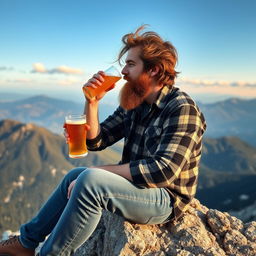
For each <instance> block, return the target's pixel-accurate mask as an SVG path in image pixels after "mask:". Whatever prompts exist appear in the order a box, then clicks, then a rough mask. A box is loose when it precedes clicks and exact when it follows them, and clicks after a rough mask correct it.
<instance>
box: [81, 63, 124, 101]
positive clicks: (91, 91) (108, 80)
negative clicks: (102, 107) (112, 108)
mask: <svg viewBox="0 0 256 256" xmlns="http://www.w3.org/2000/svg"><path fill="white" fill-rule="evenodd" d="M104 73H105V76H104V82H103V83H102V85H101V86H98V87H97V88H93V87H90V86H86V87H83V91H84V94H85V96H86V97H87V98H89V99H92V98H93V97H95V96H97V95H99V94H100V93H102V92H104V91H107V90H108V89H109V88H111V86H112V85H114V84H115V83H116V82H117V81H118V80H120V79H121V74H120V72H119V71H118V70H117V69H116V68H115V67H114V66H111V67H109V68H108V69H107V70H105V71H104Z"/></svg>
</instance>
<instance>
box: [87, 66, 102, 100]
mask: <svg viewBox="0 0 256 256" xmlns="http://www.w3.org/2000/svg"><path fill="white" fill-rule="evenodd" d="M104 77H105V74H104V72H103V71H99V72H98V73H97V74H94V75H93V77H92V78H91V79H89V80H88V81H87V83H85V84H84V86H83V92H84V96H85V98H86V100H87V101H88V102H89V103H94V102H98V101H100V100H101V99H102V98H103V97H104V96H105V94H106V91H103V92H102V93H100V94H99V95H97V96H96V97H93V98H88V97H87V96H86V93H85V88H86V87H92V88H95V89H96V88H97V87H99V86H101V85H102V84H103V82H104V81H105V79H104Z"/></svg>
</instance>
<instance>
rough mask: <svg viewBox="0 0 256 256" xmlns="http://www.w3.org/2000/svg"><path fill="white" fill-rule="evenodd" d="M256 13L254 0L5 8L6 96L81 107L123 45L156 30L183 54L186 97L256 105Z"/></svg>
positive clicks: (2, 86)
mask: <svg viewBox="0 0 256 256" xmlns="http://www.w3.org/2000/svg"><path fill="white" fill-rule="evenodd" d="M255 13H256V1H254V0H212V1H211V0H158V1H152V0H141V1H140V0H137V1H135V0H130V1H117V0H116V1H115V0H113V1H110V0H109V1H86V0H84V1H82V0H74V1H66V0H62V1H59V0H36V1H35V0H27V1H25V0H24V1H22V0H1V1H0V33H1V40H0V93H1V92H6V91H9V92H16V93H17V92H18V93H25V94H26V93H29V94H49V95H52V96H57V95H59V96H61V97H69V98H70V97H71V98H72V97H75V95H79V97H81V98H79V99H82V95H81V85H82V84H83V83H84V82H85V81H86V80H87V79H88V78H89V77H90V76H91V75H92V74H93V73H95V72H97V70H99V69H103V70H104V69H105V68H107V67H108V66H109V65H111V64H112V62H113V61H114V60H115V59H116V56H117V54H118V52H119V50H120V48H121V46H122V44H121V37H122V36H123V35H124V34H126V33H128V32H132V31H134V30H135V29H136V28H137V27H138V26H140V25H142V24H149V25H150V26H149V27H148V30H154V31H156V32H157V33H159V34H160V35H161V36H162V37H163V38H164V39H165V40H169V41H171V42H172V43H173V44H174V45H175V46H176V48H177V50H178V53H179V64H178V67H177V69H178V71H181V74H180V77H179V79H178V80H177V86H179V87H180V88H181V89H183V90H185V91H187V92H188V93H190V94H192V96H194V97H196V99H199V100H202V101H214V100H218V99H222V98H223V97H226V96H232V97H256V72H255V71H256V15H255ZM120 83H122V81H121V82H120ZM118 87H119V88H120V86H117V88H116V89H115V90H114V91H113V92H111V93H109V95H108V98H109V99H110V98H111V97H113V98H114V97H116V94H117V92H118ZM67 95H68V96H67Z"/></svg>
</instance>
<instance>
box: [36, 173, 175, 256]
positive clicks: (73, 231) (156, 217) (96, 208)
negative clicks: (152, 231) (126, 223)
mask: <svg viewBox="0 0 256 256" xmlns="http://www.w3.org/2000/svg"><path fill="white" fill-rule="evenodd" d="M102 209H107V210H109V211H110V212H113V213H116V214H118V215H121V216H123V217H125V218H126V219H128V220H132V221H134V222H136V223H149V224H156V223H162V222H164V221H166V220H167V219H168V218H169V217H170V215H171V213H172V202H171V199H170V197H169V195H168V193H167V192H166V190H165V189H159V188H152V189H143V188H139V187H137V186H135V185H134V184H132V183H131V182H130V181H128V180H126V179H125V178H123V177H121V176H119V175H116V174H113V173H110V172H107V171H104V170H101V169H96V168H88V169H86V171H84V172H82V173H81V174H80V175H79V176H78V177H77V182H76V185H75V187H74V188H73V191H72V194H71V197H70V199H69V202H68V203H67V205H66V207H65V209H64V211H63V213H62V215H61V217H60V219H59V221H58V223H57V224H56V226H55V228H54V229H53V231H52V233H51V235H50V236H49V238H48V239H47V240H46V241H45V243H44V245H43V247H42V249H41V251H40V256H46V255H47V256H51V255H52V256H53V255H58V256H63V255H72V254H73V253H74V252H75V251H76V249H77V248H78V247H79V246H81V245H82V244H83V242H85V241H86V240H87V239H88V238H89V236H90V235H91V234H92V233H93V231H94V230H95V228H96V226H97V224H98V223H99V220H100V217H101V214H102Z"/></svg>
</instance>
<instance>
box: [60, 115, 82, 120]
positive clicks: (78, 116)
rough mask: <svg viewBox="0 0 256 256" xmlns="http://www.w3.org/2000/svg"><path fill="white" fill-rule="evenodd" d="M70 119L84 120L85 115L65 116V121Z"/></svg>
mask: <svg viewBox="0 0 256 256" xmlns="http://www.w3.org/2000/svg"><path fill="white" fill-rule="evenodd" d="M70 119H86V115H84V114H83V115H79V114H70V115H67V116H65V120H70Z"/></svg>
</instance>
